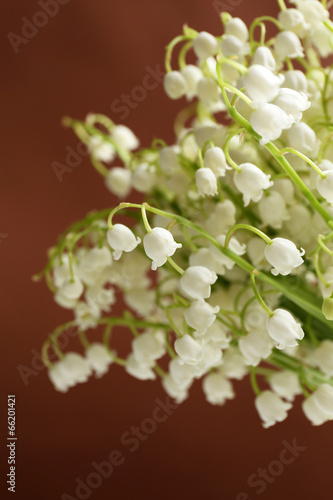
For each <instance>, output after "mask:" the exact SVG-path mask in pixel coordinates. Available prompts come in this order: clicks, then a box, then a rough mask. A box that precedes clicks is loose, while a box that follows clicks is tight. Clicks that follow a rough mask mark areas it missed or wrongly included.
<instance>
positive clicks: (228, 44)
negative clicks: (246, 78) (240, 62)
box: [221, 35, 250, 57]
mask: <svg viewBox="0 0 333 500" xmlns="http://www.w3.org/2000/svg"><path fill="white" fill-rule="evenodd" d="M221 50H222V53H223V55H224V56H225V57H228V56H238V57H241V56H245V55H246V54H248V53H249V51H250V46H249V44H248V43H243V42H242V41H241V40H240V39H239V38H237V37H236V36H234V35H223V37H222V41H221Z"/></svg>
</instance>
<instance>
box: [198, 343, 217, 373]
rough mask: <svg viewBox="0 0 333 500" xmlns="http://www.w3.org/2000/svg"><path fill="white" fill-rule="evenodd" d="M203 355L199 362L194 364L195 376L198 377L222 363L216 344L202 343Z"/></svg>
mask: <svg viewBox="0 0 333 500" xmlns="http://www.w3.org/2000/svg"><path fill="white" fill-rule="evenodd" d="M202 350H203V357H202V360H201V361H200V363H198V364H197V365H195V373H196V377H197V378H200V377H202V376H203V375H205V374H206V373H208V372H209V371H210V370H211V368H216V367H218V366H220V365H221V364H222V351H221V349H220V348H219V347H218V346H217V345H212V344H207V343H204V344H203V346H202Z"/></svg>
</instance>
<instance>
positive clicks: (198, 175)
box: [195, 167, 218, 197]
mask: <svg viewBox="0 0 333 500" xmlns="http://www.w3.org/2000/svg"><path fill="white" fill-rule="evenodd" d="M195 183H196V186H197V188H198V191H199V194H200V196H202V197H205V196H215V195H217V193H218V191H217V181H216V177H215V175H214V173H213V172H212V170H211V169H210V168H205V167H203V168H199V169H198V170H197V171H196V172H195Z"/></svg>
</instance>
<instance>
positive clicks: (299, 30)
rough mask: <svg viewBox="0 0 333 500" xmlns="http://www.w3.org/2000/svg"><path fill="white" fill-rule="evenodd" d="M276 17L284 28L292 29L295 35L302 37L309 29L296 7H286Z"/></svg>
mask: <svg viewBox="0 0 333 500" xmlns="http://www.w3.org/2000/svg"><path fill="white" fill-rule="evenodd" d="M278 19H279V21H280V23H281V24H282V27H283V29H284V30H288V31H292V32H293V33H295V35H297V36H299V37H300V38H303V36H304V35H305V33H306V31H307V30H308V29H309V27H310V26H309V24H308V23H307V22H306V21H305V18H304V16H303V14H302V12H300V11H299V10H298V9H286V10H282V11H281V12H279V16H278Z"/></svg>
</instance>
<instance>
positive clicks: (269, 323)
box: [266, 309, 304, 349]
mask: <svg viewBox="0 0 333 500" xmlns="http://www.w3.org/2000/svg"><path fill="white" fill-rule="evenodd" d="M266 327H267V331H268V334H269V335H270V336H271V337H272V339H273V340H274V341H275V347H277V348H278V349H284V348H285V347H295V346H297V340H302V338H303V337H304V332H303V330H302V327H301V325H300V323H297V322H296V321H295V319H294V317H293V316H292V315H291V314H290V312H289V311H286V310H285V309H275V311H274V313H273V316H270V317H269V318H267V320H266Z"/></svg>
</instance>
